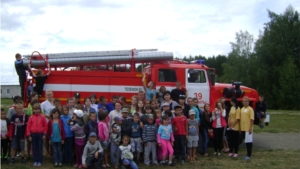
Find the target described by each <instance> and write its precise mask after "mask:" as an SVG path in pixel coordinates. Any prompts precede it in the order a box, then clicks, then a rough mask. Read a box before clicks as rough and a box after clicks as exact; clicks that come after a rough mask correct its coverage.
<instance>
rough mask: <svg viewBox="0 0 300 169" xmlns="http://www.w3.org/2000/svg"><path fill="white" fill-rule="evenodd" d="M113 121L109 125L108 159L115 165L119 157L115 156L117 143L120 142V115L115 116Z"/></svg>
mask: <svg viewBox="0 0 300 169" xmlns="http://www.w3.org/2000/svg"><path fill="white" fill-rule="evenodd" d="M113 120H114V121H115V123H114V124H113V125H112V126H111V130H112V132H111V134H110V160H111V163H112V164H113V165H114V166H115V167H117V166H118V161H119V159H118V158H117V150H118V147H119V144H120V142H121V125H122V117H119V116H115V117H114V119H113Z"/></svg>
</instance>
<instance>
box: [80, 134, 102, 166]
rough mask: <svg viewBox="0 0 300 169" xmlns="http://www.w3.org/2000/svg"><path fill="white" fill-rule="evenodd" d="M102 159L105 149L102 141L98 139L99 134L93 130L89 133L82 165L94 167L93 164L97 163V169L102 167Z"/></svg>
mask: <svg viewBox="0 0 300 169" xmlns="http://www.w3.org/2000/svg"><path fill="white" fill-rule="evenodd" d="M102 161H103V149H102V147H101V144H100V142H99V141H98V140H97V134H96V133H95V132H91V133H90V134H89V141H88V142H87V143H86V145H85V146H84V150H83V154H82V166H83V167H84V168H93V164H95V167H96V169H101V164H102Z"/></svg>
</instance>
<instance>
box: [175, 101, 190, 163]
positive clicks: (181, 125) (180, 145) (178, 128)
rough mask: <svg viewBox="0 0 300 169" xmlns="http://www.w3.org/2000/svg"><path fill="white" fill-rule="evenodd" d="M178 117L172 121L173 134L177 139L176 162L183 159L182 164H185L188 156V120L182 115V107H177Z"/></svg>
mask: <svg viewBox="0 0 300 169" xmlns="http://www.w3.org/2000/svg"><path fill="white" fill-rule="evenodd" d="M175 113H176V115H177V116H176V117H174V118H173V120H172V125H173V132H174V138H175V143H174V144H175V145H174V147H176V148H175V149H174V150H175V161H179V157H181V164H184V163H185V156H186V151H185V150H186V139H187V138H186V133H187V128H186V124H187V119H186V117H185V116H183V115H182V107H181V106H175Z"/></svg>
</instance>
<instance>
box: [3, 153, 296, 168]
mask: <svg viewBox="0 0 300 169" xmlns="http://www.w3.org/2000/svg"><path fill="white" fill-rule="evenodd" d="M209 153H210V154H212V148H209ZM245 153H246V150H245V149H244V148H242V149H241V150H240V153H239V154H240V156H239V157H238V158H230V157H228V156H227V155H228V154H222V155H221V156H220V157H216V156H213V155H211V156H209V157H204V156H200V157H197V161H196V162H195V163H189V162H187V163H186V164H185V165H180V164H178V165H176V166H174V167H173V168H181V169H194V168H195V169H196V168H197V169H198V168H201V169H225V168H230V169H240V168H247V169H252V168H264V169H269V168H270V169H277V168H278V169H282V168H289V169H293V168H294V169H298V168H299V165H300V161H299V157H300V151H286V150H253V158H252V159H251V160H250V161H244V160H243V159H242V156H243V155H244V154H245ZM139 167H140V168H142V169H154V168H157V169H158V168H165V167H162V166H150V167H146V166H145V165H143V164H139ZM1 168H2V169H9V168H14V169H31V168H33V167H32V160H29V162H27V164H25V165H23V164H20V163H19V161H17V162H16V164H15V165H14V166H13V167H10V166H9V165H6V164H2V165H1ZM41 168H42V169H52V168H54V167H53V163H52V160H51V159H49V158H44V163H43V166H42V167H41ZM63 168H70V169H71V168H74V167H73V166H71V165H70V166H63ZM166 168H170V167H166Z"/></svg>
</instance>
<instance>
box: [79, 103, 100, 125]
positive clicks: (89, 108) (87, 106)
mask: <svg viewBox="0 0 300 169" xmlns="http://www.w3.org/2000/svg"><path fill="white" fill-rule="evenodd" d="M91 105H92V101H91V99H90V98H89V97H87V98H85V99H84V109H83V110H84V111H83V124H84V126H85V125H86V124H87V122H88V121H89V115H90V112H94V113H96V117H98V113H97V112H96V110H95V109H94V108H93V107H92V106H91ZM97 119H98V118H97Z"/></svg>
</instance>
